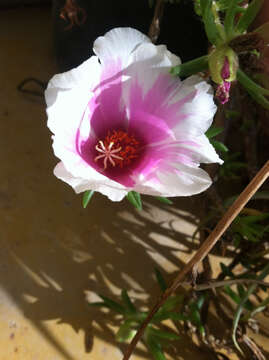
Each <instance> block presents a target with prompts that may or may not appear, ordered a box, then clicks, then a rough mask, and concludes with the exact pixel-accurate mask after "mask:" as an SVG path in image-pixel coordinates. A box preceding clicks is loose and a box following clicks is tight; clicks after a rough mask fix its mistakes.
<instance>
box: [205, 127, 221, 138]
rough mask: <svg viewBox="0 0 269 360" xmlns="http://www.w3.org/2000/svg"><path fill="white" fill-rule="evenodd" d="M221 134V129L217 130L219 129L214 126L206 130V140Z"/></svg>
mask: <svg viewBox="0 0 269 360" xmlns="http://www.w3.org/2000/svg"><path fill="white" fill-rule="evenodd" d="M222 132H223V128H219V127H216V126H211V128H210V129H208V130H207V132H206V133H205V135H206V136H207V138H208V139H211V138H213V137H215V136H217V135H219V134H220V133H222Z"/></svg>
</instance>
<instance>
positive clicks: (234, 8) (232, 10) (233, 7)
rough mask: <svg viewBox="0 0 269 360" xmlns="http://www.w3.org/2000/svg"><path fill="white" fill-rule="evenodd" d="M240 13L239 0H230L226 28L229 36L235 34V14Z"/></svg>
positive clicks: (225, 20) (226, 15) (225, 21)
mask: <svg viewBox="0 0 269 360" xmlns="http://www.w3.org/2000/svg"><path fill="white" fill-rule="evenodd" d="M237 13H238V5H237V1H234V0H233V1H230V3H229V6H228V9H227V11H226V14H225V19H224V28H225V31H226V34H227V35H228V37H230V36H232V35H233V34H234V27H235V16H236V14H237Z"/></svg>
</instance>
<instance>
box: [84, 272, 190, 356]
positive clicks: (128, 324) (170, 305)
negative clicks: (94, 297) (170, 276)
mask: <svg viewBox="0 0 269 360" xmlns="http://www.w3.org/2000/svg"><path fill="white" fill-rule="evenodd" d="M155 274H156V278H157V281H158V283H159V285H160V288H161V290H162V291H164V290H165V289H166V282H165V280H164V278H163V276H162V274H161V272H160V271H159V270H157V269H155ZM99 296H100V298H101V299H102V300H103V302H95V303H90V306H95V307H106V308H108V309H110V310H112V311H115V312H117V313H119V314H121V315H122V317H123V319H122V323H121V325H120V327H119V329H118V331H117V333H116V335H115V337H116V340H117V341H118V342H129V341H131V340H132V339H133V337H134V336H135V334H136V332H137V329H138V327H139V325H141V323H142V322H143V321H144V320H145V318H146V317H147V315H148V312H143V311H139V310H137V309H136V307H135V305H134V304H133V302H132V300H131V299H130V297H129V295H128V293H127V291H126V290H124V289H123V290H122V292H121V300H122V304H120V303H118V302H115V301H114V300H111V299H109V298H107V297H106V296H103V295H99ZM182 301H183V297H182V296H179V295H173V296H171V297H170V298H169V299H168V300H167V301H166V303H165V304H164V305H163V306H162V307H161V308H160V309H159V311H158V312H157V313H156V314H155V316H154V317H153V319H152V321H151V322H150V324H149V325H148V326H147V328H146V331H145V334H144V338H143V340H144V343H145V344H146V346H147V347H148V349H149V351H150V352H151V354H152V355H153V357H154V359H164V360H165V359H166V357H165V356H164V353H163V349H162V348H163V345H167V341H168V342H169V341H174V340H178V339H179V336H178V335H177V334H176V333H174V332H172V331H167V330H163V329H162V328H161V322H162V321H164V320H167V319H170V320H173V321H181V320H183V321H184V320H186V317H184V316H183V315H182V314H180V313H178V312H177V311H175V309H176V308H178V306H179V305H181V304H182Z"/></svg>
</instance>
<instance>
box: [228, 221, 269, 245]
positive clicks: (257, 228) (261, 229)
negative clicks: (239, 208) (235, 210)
mask: <svg viewBox="0 0 269 360" xmlns="http://www.w3.org/2000/svg"><path fill="white" fill-rule="evenodd" d="M268 218H269V214H261V215H256V216H255V215H252V216H245V215H239V216H238V217H237V218H236V219H235V220H234V222H233V224H232V230H233V231H234V233H237V234H239V235H240V236H241V238H242V239H244V240H247V241H252V242H257V241H260V240H261V239H262V238H263V236H264V234H265V233H266V232H268V231H269V225H267V226H265V225H264V224H260V223H262V222H263V221H264V220H266V219H268Z"/></svg>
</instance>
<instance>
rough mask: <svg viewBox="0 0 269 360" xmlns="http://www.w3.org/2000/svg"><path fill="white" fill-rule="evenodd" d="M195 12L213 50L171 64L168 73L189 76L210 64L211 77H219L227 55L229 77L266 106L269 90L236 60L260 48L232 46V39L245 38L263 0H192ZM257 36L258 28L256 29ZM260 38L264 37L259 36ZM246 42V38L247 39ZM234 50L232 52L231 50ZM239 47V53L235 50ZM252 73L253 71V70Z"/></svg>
mask: <svg viewBox="0 0 269 360" xmlns="http://www.w3.org/2000/svg"><path fill="white" fill-rule="evenodd" d="M194 3H195V10H196V13H197V14H198V15H199V16H201V18H202V21H203V23H204V28H205V32H206V35H207V37H208V40H209V42H210V43H211V44H212V49H213V50H212V52H211V53H210V54H209V55H204V56H202V57H200V58H197V59H194V60H191V61H189V62H186V63H183V64H181V65H179V66H176V67H174V68H173V69H172V70H171V73H172V74H174V75H178V76H180V77H185V76H189V75H192V74H195V73H197V72H201V71H205V70H207V69H208V68H209V71H210V76H211V78H212V80H214V81H215V82H218V81H217V80H216V79H219V80H220V72H221V67H222V66H223V61H224V58H225V57H227V58H229V62H230V77H231V78H232V81H234V80H237V81H238V82H239V83H240V84H241V85H242V86H243V87H244V88H245V90H246V91H247V92H248V94H249V95H250V96H251V97H252V98H253V99H254V100H255V101H256V102H257V103H258V104H260V105H261V106H263V107H264V108H265V109H269V101H268V99H267V98H266V97H267V96H268V95H269V90H268V89H266V88H264V87H262V86H260V85H259V84H258V83H256V82H255V81H254V80H253V79H251V78H250V77H249V76H248V75H247V74H246V73H245V72H244V71H243V69H242V67H241V66H240V64H238V55H239V54H240V53H242V52H243V53H248V52H249V53H251V54H256V55H257V58H259V56H260V52H259V51H260V49H258V48H257V49H255V45H253V46H254V48H252V49H249V48H246V49H244V45H243V46H242V47H240V50H236V49H233V46H232V43H233V42H234V41H235V42H236V41H237V39H241V40H240V41H242V43H243V42H244V37H245V39H247V36H248V32H247V30H248V28H249V26H250V25H251V24H252V22H253V20H254V19H255V17H256V15H257V13H258V12H259V10H260V9H261V6H262V4H263V0H253V1H251V2H250V4H249V5H248V7H246V8H245V7H244V6H242V5H243V2H242V0H219V1H217V0H215V1H213V0H195V2H194ZM255 34H256V35H257V37H259V36H260V32H259V31H258V30H257V32H255ZM261 40H262V41H267V40H266V39H263V38H262V37H261ZM246 43H247V41H246ZM234 51H235V52H234ZM236 51H238V54H236ZM254 75H255V74H254Z"/></svg>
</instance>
